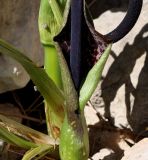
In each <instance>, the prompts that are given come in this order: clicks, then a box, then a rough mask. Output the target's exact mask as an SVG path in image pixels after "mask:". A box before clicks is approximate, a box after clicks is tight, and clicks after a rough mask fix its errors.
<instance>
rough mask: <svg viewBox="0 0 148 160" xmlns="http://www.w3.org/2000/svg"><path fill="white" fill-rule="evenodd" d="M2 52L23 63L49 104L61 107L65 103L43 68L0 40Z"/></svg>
mask: <svg viewBox="0 0 148 160" xmlns="http://www.w3.org/2000/svg"><path fill="white" fill-rule="evenodd" d="M0 52H1V53H3V54H5V55H8V56H10V57H12V58H14V59H15V60H16V61H18V62H19V63H21V65H22V66H23V67H24V68H25V70H26V71H27V72H28V74H29V75H30V78H31V79H32V80H33V82H34V84H35V85H36V86H37V89H38V90H39V91H40V92H41V94H42V96H43V97H44V98H45V99H46V100H47V102H48V103H49V104H56V105H61V104H63V103H64V95H63V93H62V92H61V90H60V89H59V88H57V86H56V85H55V83H54V82H53V81H52V80H51V79H50V78H49V77H48V75H47V74H46V72H45V70H44V69H43V68H39V67H37V66H36V65H35V64H34V63H33V62H32V61H31V60H30V59H29V58H28V57H26V56H25V55H24V54H23V53H21V52H20V51H18V50H17V49H15V48H14V47H13V46H11V45H10V44H8V43H7V42H5V41H3V40H1V39H0Z"/></svg>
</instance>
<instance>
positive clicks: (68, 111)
mask: <svg viewBox="0 0 148 160" xmlns="http://www.w3.org/2000/svg"><path fill="white" fill-rule="evenodd" d="M141 7H142V0H130V2H129V8H128V12H127V14H126V16H125V18H124V19H123V21H122V22H121V23H120V24H119V26H117V28H116V29H115V30H113V31H112V32H110V33H108V34H106V35H102V34H100V33H98V32H97V31H95V28H94V25H93V21H92V18H91V14H90V12H89V8H88V7H87V4H86V2H85V0H41V3H40V11H39V20H38V24H39V33H40V41H41V43H42V45H43V48H44V57H45V58H44V59H45V61H44V69H43V68H39V67H37V66H36V65H35V64H34V63H33V62H32V61H31V60H30V59H29V58H27V57H26V56H25V55H24V54H23V53H21V52H20V51H18V50H17V49H16V48H15V47H13V46H11V45H10V44H8V43H7V42H5V41H3V40H0V53H2V54H5V55H8V56H11V57H12V58H14V59H15V60H17V61H18V62H20V63H21V64H22V66H23V67H24V68H25V69H26V71H27V72H28V74H29V75H30V78H31V79H32V81H33V82H34V84H35V85H36V86H37V89H38V90H39V92H40V93H41V95H42V96H43V97H44V102H45V114H46V123H47V130H48V135H46V134H43V133H40V132H38V131H35V130H33V129H31V128H29V127H26V126H23V125H22V124H19V123H17V122H15V121H12V120H10V119H8V118H6V117H4V116H2V115H0V138H2V139H4V140H5V141H6V142H8V143H11V144H12V145H17V146H19V147H22V148H24V149H27V150H28V151H27V152H26V153H25V155H24V157H23V160H30V159H33V158H36V159H41V158H42V157H44V156H45V155H47V157H48V156H49V157H50V156H53V155H54V157H55V159H59V157H58V154H57V152H56V153H55V151H58V153H59V155H60V159H61V160H87V159H88V156H89V141H88V131H87V126H86V122H85V117H84V108H85V105H86V103H87V101H88V100H89V99H90V97H91V95H92V94H93V92H94V90H95V88H96V86H97V84H98V82H99V80H100V77H101V74H102V71H103V68H104V65H105V63H106V61H107V58H108V56H109V53H110V50H111V46H112V43H114V42H117V41H118V40H120V39H121V38H122V37H124V36H125V35H126V34H127V33H128V32H129V31H130V30H131V28H132V27H133V26H134V24H135V23H136V20H137V19H138V16H139V14H140V11H141Z"/></svg>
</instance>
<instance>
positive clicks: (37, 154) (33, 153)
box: [22, 145, 50, 160]
mask: <svg viewBox="0 0 148 160" xmlns="http://www.w3.org/2000/svg"><path fill="white" fill-rule="evenodd" d="M49 152H50V146H48V145H40V146H38V147H36V148H32V149H30V150H29V151H27V152H26V153H25V155H24V156H23V158H22V160H31V159H33V158H35V159H36V160H37V159H40V158H42V157H44V156H45V155H46V154H47V153H49Z"/></svg>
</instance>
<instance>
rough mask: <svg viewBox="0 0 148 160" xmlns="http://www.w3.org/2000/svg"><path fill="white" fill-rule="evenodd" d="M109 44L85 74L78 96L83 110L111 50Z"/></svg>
mask: <svg viewBox="0 0 148 160" xmlns="http://www.w3.org/2000/svg"><path fill="white" fill-rule="evenodd" d="M111 46H112V44H109V45H108V47H107V49H106V50H105V52H104V53H103V55H102V56H101V58H100V59H99V60H98V62H97V63H96V64H95V66H94V67H93V68H92V69H91V70H90V71H89V72H88V74H87V77H86V79H85V82H84V84H83V86H82V88H81V90H80V97H79V105H80V109H81V110H82V111H83V110H84V107H85V105H86V103H87V101H88V100H89V99H90V97H91V96H92V94H93V92H94V91H95V89H96V87H97V85H98V83H99V81H100V78H101V75H102V71H103V68H104V66H105V63H106V61H107V59H108V56H109V53H110V51H111Z"/></svg>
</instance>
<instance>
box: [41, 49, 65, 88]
mask: <svg viewBox="0 0 148 160" xmlns="http://www.w3.org/2000/svg"><path fill="white" fill-rule="evenodd" d="M44 68H45V71H46V72H47V74H48V76H49V77H50V78H51V79H52V80H53V81H54V82H55V84H56V85H57V86H58V87H59V88H62V81H61V73H60V67H59V62H58V55H57V51H56V49H55V47H54V46H44Z"/></svg>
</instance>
